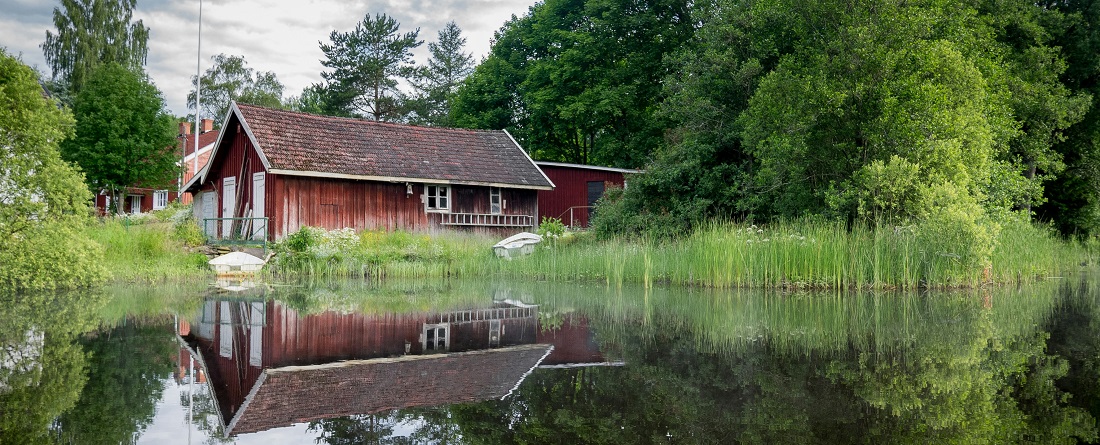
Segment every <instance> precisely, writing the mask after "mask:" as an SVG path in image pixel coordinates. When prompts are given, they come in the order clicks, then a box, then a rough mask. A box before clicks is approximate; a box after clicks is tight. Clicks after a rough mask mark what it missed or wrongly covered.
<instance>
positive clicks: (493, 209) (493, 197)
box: [489, 187, 501, 215]
mask: <svg viewBox="0 0 1100 445" xmlns="http://www.w3.org/2000/svg"><path fill="white" fill-rule="evenodd" d="M500 209H501V205H500V187H489V213H492V214H494V215H499V214H500Z"/></svg>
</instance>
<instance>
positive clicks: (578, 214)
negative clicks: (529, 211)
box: [536, 161, 638, 227]
mask: <svg viewBox="0 0 1100 445" xmlns="http://www.w3.org/2000/svg"><path fill="white" fill-rule="evenodd" d="M536 164H538V166H539V168H541V169H542V171H543V173H545V174H546V177H548V178H550V180H551V181H553V182H554V186H555V187H554V188H553V189H552V190H540V191H539V221H542V218H558V219H560V220H561V221H562V222H563V223H565V225H567V226H571V227H588V220H589V216H590V213H591V210H592V207H593V206H594V205H596V200H598V199H600V197H601V196H603V192H604V190H606V189H607V188H608V187H611V186H616V187H623V186H625V185H626V176H627V175H629V174H633V173H638V170H630V169H625V168H612V167H598V166H594V165H580V164H564V163H561V162H545V161H538V162H536Z"/></svg>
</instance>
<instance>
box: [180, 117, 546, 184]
mask: <svg viewBox="0 0 1100 445" xmlns="http://www.w3.org/2000/svg"><path fill="white" fill-rule="evenodd" d="M234 117H236V118H237V119H239V121H240V122H241V124H242V127H243V130H244V132H245V133H247V134H248V137H249V138H250V139H251V140H252V143H253V145H255V146H256V147H257V149H258V150H259V155H260V159H262V160H263V161H264V166H265V167H266V168H267V170H268V171H269V172H271V173H275V174H283V175H294V176H316V177H329V178H343V179H359V180H375V181H389V182H424V183H440V184H467V185H489V186H498V187H509V188H527V189H540V190H549V189H552V188H553V187H554V184H553V183H552V182H551V181H550V179H549V178H547V177H546V175H544V174H543V173H542V170H540V169H539V168H538V166H536V165H535V163H534V161H532V160H531V158H530V157H529V156H528V155H527V153H525V152H524V151H523V149H522V148H521V147H520V146H519V144H518V143H516V141H515V139H513V138H512V136H511V135H509V134H508V133H507V132H506V131H503V130H499V131H498V130H467V129H458V128H440V127H417V126H412V125H404V124H395V123H388V122H376V121H369V120H361V119H354V118H342V117H331V116H319V115H314V114H308V113H299V112H293V111H286V110H276V109H272V108H264V107H258V106H255V105H247V104H237V103H233V104H232V105H231V106H230V110H229V114H228V115H227V116H226V119H225V123H226V124H227V125H228V124H229V122H231V121H232V120H233V118H234ZM221 145H222V143H221V139H219V141H218V145H217V146H215V148H214V150H215V154H214V156H217V151H218V150H219V149H221ZM211 159H214V158H211ZM208 170H209V169H204V171H203V172H202V173H201V176H202V177H201V179H200V181H206V175H207V173H208Z"/></svg>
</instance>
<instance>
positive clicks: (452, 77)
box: [409, 22, 474, 127]
mask: <svg viewBox="0 0 1100 445" xmlns="http://www.w3.org/2000/svg"><path fill="white" fill-rule="evenodd" d="M465 45H466V38H465V37H462V30H461V29H459V27H458V25H456V24H455V22H447V26H445V27H444V28H443V29H442V30H440V31H439V38H438V40H437V41H436V42H433V43H429V44H428V52H429V53H431V58H430V59H428V65H427V66H424V67H421V69H419V70H418V71H417V74H416V75H415V76H414V77H413V79H412V86H413V89H414V96H413V97H412V99H411V103H410V105H409V108H410V109H411V111H412V116H411V117H410V122H411V123H413V124H422V125H433V126H441V127H452V126H454V124H453V121H454V120H453V118H452V117H451V101H452V99H453V98H454V95H455V93H456V92H457V91H458V87H459V85H461V84H462V81H463V80H464V79H466V76H468V75H470V73H471V72H473V70H474V58H473V56H471V55H470V54H469V53H466V52H464V47H465Z"/></svg>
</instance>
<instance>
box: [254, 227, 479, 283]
mask: <svg viewBox="0 0 1100 445" xmlns="http://www.w3.org/2000/svg"><path fill="white" fill-rule="evenodd" d="M495 242H496V241H495V240H494V238H491V237H488V236H486V235H478V234H470V233H458V232H445V233H440V234H435V235H428V234H415V233H409V232H404V231H396V232H383V231H364V232H360V233H355V232H353V231H352V230H351V229H342V230H335V231H325V230H323V229H317V228H311V227H307V228H304V229H302V230H301V231H299V232H297V233H294V234H292V235H290V236H289V237H287V239H285V240H283V241H282V242H280V243H277V244H276V245H275V252H276V255H275V257H274V259H273V260H272V262H271V263H270V264H269V267H267V268H265V270H266V271H267V272H268V273H269V274H271V275H273V276H276V277H280V278H288V277H294V278H320V277H332V278H348V277H357V278H369V279H372V280H382V279H387V278H439V277H452V276H467V277H477V276H488V275H492V274H493V273H495V270H496V262H495V261H494V259H493V258H492V256H493V255H492V252H491V250H490V249H489V246H492V245H493V243H495Z"/></svg>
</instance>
